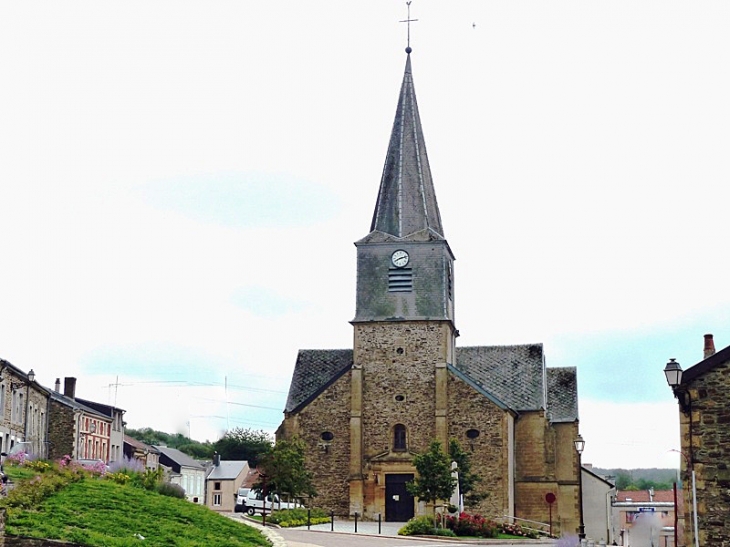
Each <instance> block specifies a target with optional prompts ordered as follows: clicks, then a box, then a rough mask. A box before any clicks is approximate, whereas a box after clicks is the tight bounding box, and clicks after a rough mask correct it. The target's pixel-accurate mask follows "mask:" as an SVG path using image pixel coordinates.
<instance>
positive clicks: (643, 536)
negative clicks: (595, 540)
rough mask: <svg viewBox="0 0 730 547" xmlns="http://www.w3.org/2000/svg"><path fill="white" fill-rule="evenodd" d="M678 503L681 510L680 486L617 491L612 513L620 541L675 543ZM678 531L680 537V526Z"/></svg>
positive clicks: (681, 495)
mask: <svg viewBox="0 0 730 547" xmlns="http://www.w3.org/2000/svg"><path fill="white" fill-rule="evenodd" d="M675 498H676V499H675ZM675 503H676V507H677V508H679V510H680V511H681V510H682V508H683V507H684V496H683V493H682V490H681V489H678V490H677V491H676V493H675V491H674V490H654V489H653V488H652V489H649V490H619V491H618V492H616V497H615V499H614V502H613V511H612V514H613V522H614V523H615V526H616V528H617V530H616V532H617V533H616V537H617V538H618V542H619V543H620V545H674V524H675V522H676V516H677V512H676V511H675ZM678 532H679V535H678V537H680V538H681V537H682V529H681V527H679V529H678ZM680 544H681V543H680ZM682 545H683V544H682Z"/></svg>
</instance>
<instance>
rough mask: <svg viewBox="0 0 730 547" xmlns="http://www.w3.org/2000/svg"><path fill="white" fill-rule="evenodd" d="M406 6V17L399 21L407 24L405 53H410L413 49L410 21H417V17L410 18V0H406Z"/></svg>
mask: <svg viewBox="0 0 730 547" xmlns="http://www.w3.org/2000/svg"><path fill="white" fill-rule="evenodd" d="M406 6H408V17H407V18H406V19H403V20H402V21H399V22H400V23H407V24H408V42H407V47H406V53H408V54H410V53H411V51H413V50H412V49H411V23H412V22H415V21H418V19H411V0H408V2H406Z"/></svg>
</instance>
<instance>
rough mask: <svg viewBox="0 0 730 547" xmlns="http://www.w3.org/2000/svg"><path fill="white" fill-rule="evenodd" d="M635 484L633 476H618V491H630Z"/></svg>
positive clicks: (623, 474)
mask: <svg viewBox="0 0 730 547" xmlns="http://www.w3.org/2000/svg"><path fill="white" fill-rule="evenodd" d="M633 482H634V481H633V479H632V478H631V475H629V474H628V473H619V474H618V475H616V488H617V489H618V490H628V489H629V486H630V485H631V484H632V483H633Z"/></svg>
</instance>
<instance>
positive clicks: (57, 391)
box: [55, 378, 61, 393]
mask: <svg viewBox="0 0 730 547" xmlns="http://www.w3.org/2000/svg"><path fill="white" fill-rule="evenodd" d="M55 390H56V393H61V379H60V378H56V387H55Z"/></svg>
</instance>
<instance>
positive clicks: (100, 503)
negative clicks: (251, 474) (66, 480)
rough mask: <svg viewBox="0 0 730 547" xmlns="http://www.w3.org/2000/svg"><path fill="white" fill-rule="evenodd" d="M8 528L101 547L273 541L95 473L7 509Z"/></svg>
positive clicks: (9, 531) (12, 531) (189, 505)
mask: <svg viewBox="0 0 730 547" xmlns="http://www.w3.org/2000/svg"><path fill="white" fill-rule="evenodd" d="M14 480H16V479H15V477H14ZM6 533H7V534H8V535H20V536H29V537H35V538H48V539H60V540H65V541H71V542H74V543H78V544H81V545H88V546H100V547H101V546H103V547H123V546H129V545H135V546H140V545H146V546H157V545H166V546H180V547H193V546H205V547H224V546H225V547H228V546H230V547H236V546H256V545H261V546H269V545H270V543H269V542H268V541H267V540H266V539H265V538H264V537H263V536H262V535H261V534H260V533H259V532H258V531H257V530H255V529H254V528H251V527H249V526H246V525H244V524H241V523H240V522H235V521H233V520H231V519H229V518H227V517H224V516H221V515H218V514H217V513H215V512H213V511H211V510H209V509H207V508H206V507H202V506H199V505H195V504H193V503H190V502H188V501H185V500H181V499H177V498H172V497H168V496H163V495H161V494H158V493H156V492H150V491H147V490H144V489H142V488H138V487H134V486H131V485H120V484H116V483H114V482H112V481H109V480H104V479H100V478H96V477H89V478H86V479H84V480H82V481H80V482H75V483H72V484H70V485H69V486H67V487H66V488H64V489H62V490H60V491H59V492H56V493H55V494H53V495H52V496H50V497H48V498H46V499H45V500H44V501H43V502H42V503H41V504H40V505H39V506H38V507H36V508H35V509H33V510H27V509H20V508H16V507H10V508H8V518H7V523H6ZM135 534H140V535H142V536H144V538H145V539H144V541H142V540H141V539H139V538H137V537H135Z"/></svg>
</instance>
